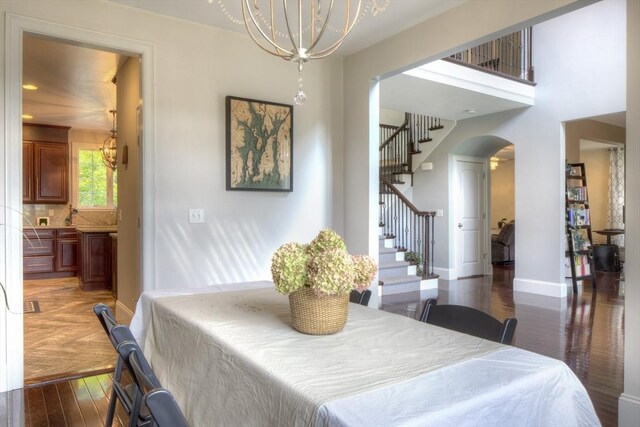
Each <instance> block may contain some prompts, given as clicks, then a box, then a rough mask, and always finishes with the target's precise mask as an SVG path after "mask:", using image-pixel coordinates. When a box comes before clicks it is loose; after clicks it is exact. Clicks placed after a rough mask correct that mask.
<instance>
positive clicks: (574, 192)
mask: <svg viewBox="0 0 640 427" xmlns="http://www.w3.org/2000/svg"><path fill="white" fill-rule="evenodd" d="M567 198H568V199H569V200H571V201H572V202H585V201H586V200H587V187H567Z"/></svg>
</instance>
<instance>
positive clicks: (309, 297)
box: [289, 287, 349, 335]
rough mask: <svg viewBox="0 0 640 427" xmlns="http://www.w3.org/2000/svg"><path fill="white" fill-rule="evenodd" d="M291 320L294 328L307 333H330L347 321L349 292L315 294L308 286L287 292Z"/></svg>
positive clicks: (337, 329) (336, 330) (340, 327)
mask: <svg viewBox="0 0 640 427" xmlns="http://www.w3.org/2000/svg"><path fill="white" fill-rule="evenodd" d="M289 307H290V308H291V322H292V326H293V328H294V329H295V330H297V331H300V332H302V333H304V334H309V335H330V334H335V333H336V332H339V331H341V330H342V328H344V325H345V324H346V323H347V315H348V314H349V294H344V295H325V296H322V297H319V296H316V294H314V293H313V291H312V290H311V289H310V288H306V287H305V288H302V289H300V290H298V291H295V292H292V293H290V294H289Z"/></svg>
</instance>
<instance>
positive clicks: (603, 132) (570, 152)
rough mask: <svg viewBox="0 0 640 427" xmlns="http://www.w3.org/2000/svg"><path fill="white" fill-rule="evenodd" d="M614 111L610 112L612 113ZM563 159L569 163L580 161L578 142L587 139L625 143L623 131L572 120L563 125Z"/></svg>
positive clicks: (601, 124) (587, 120) (589, 121)
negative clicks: (564, 151)
mask: <svg viewBox="0 0 640 427" xmlns="http://www.w3.org/2000/svg"><path fill="white" fill-rule="evenodd" d="M613 112H615V111H612V113H613ZM564 132H565V150H566V153H565V157H566V159H567V162H569V163H577V162H579V161H580V140H581V139H588V140H591V141H599V142H617V143H621V144H624V143H625V141H626V136H625V129H624V128H621V127H619V126H614V125H610V124H607V123H602V122H597V121H595V120H589V119H585V120H574V121H570V122H566V123H565V124H564Z"/></svg>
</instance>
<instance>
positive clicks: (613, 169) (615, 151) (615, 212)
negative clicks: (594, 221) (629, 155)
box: [607, 148, 624, 246]
mask: <svg viewBox="0 0 640 427" xmlns="http://www.w3.org/2000/svg"><path fill="white" fill-rule="evenodd" d="M623 208H624V148H611V149H609V204H608V207H607V228H619V229H624V221H623ZM611 243H614V244H616V245H618V246H624V235H620V236H613V237H611Z"/></svg>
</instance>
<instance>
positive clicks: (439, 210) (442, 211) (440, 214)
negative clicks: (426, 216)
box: [436, 209, 444, 216]
mask: <svg viewBox="0 0 640 427" xmlns="http://www.w3.org/2000/svg"><path fill="white" fill-rule="evenodd" d="M436 216H444V209H436Z"/></svg>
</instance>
